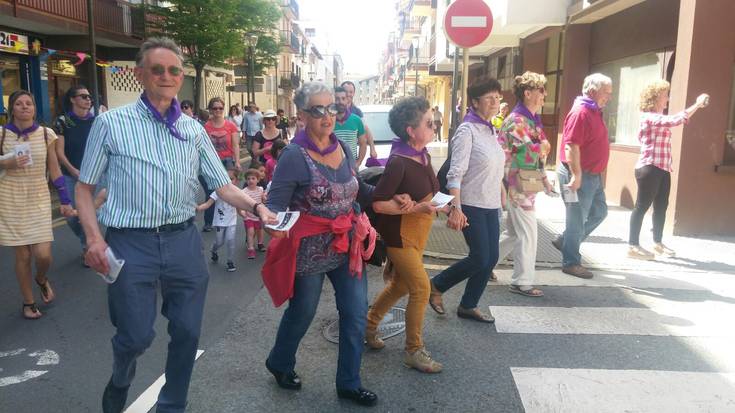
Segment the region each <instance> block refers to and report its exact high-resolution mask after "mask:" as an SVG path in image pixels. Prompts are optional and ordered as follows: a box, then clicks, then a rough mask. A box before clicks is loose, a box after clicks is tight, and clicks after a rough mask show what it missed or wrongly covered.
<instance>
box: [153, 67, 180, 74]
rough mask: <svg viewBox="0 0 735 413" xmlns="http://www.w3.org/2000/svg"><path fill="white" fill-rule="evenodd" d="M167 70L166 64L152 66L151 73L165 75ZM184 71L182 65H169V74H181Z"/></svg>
mask: <svg viewBox="0 0 735 413" xmlns="http://www.w3.org/2000/svg"><path fill="white" fill-rule="evenodd" d="M166 70H167V69H166V67H165V66H164V65H153V66H151V73H153V75H154V76H163V74H164V73H166ZM182 73H184V69H183V68H182V67H181V66H169V67H168V74H169V75H171V76H180V75H181V74H182Z"/></svg>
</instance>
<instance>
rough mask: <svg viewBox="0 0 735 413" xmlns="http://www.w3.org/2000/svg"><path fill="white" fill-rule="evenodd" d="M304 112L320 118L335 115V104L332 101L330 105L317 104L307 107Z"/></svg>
mask: <svg viewBox="0 0 735 413" xmlns="http://www.w3.org/2000/svg"><path fill="white" fill-rule="evenodd" d="M304 112H306V113H308V114H309V116H311V117H312V118H314V119H321V118H323V117H325V116H327V115H329V116H337V112H338V111H337V105H335V104H334V103H332V104H331V105H327V106H323V105H317V106H312V107H310V108H309V109H304Z"/></svg>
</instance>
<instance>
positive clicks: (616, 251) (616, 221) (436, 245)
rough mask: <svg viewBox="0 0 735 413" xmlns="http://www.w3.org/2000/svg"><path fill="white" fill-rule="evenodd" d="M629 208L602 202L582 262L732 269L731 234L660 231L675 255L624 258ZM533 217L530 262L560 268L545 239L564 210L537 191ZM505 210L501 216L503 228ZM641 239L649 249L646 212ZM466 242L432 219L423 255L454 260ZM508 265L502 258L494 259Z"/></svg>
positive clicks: (734, 247)
mask: <svg viewBox="0 0 735 413" xmlns="http://www.w3.org/2000/svg"><path fill="white" fill-rule="evenodd" d="M630 212H631V211H630V210H629V209H627V208H622V207H618V206H609V207H608V216H607V218H606V219H605V221H604V222H603V223H602V224H601V225H600V226H599V227H598V228H597V229H596V230H595V231H594V232H593V233H592V235H591V236H590V237H589V238H588V239H587V240H586V242H584V243H583V244H582V247H581V253H582V259H583V263H584V265H586V266H588V267H590V268H598V269H640V270H660V271H698V272H702V271H704V272H726V273H735V253H733V251H735V236H729V237H708V238H693V237H682V236H670V235H668V236H667V235H664V243H665V244H666V245H667V246H669V247H671V248H673V249H674V250H675V251H677V257H674V258H660V257H657V259H656V260H655V261H641V260H634V259H630V258H627V256H626V253H627V249H628V226H629V222H630ZM536 214H537V217H538V224H539V227H538V231H539V241H538V253H537V258H536V265H537V267H539V268H561V253H560V252H559V251H558V250H556V248H554V247H553V246H552V245H551V240H553V239H554V238H556V236H557V235H558V234H560V233H561V232H563V231H564V225H565V210H564V205H563V203H562V201H561V200H560V199H558V198H550V197H548V196H546V195H545V194H539V196H538V197H537V203H536ZM505 215H506V216H504V217H503V228H504V227H505V220H506V218H507V214H505ZM642 228H643V229H642V230H641V237H640V238H641V245H643V246H644V248H648V249H650V248H651V247H652V246H653V237H652V233H651V231H650V228H652V224H651V214H650V212H649V214H648V215H647V216H646V217H645V219H644V220H643V227H642ZM467 253H468V250H467V245H466V243H465V241H464V237H463V236H462V233H461V232H458V231H454V230H451V229H449V228H447V227H446V218H444V217H440V218H439V219H437V220H436V221H435V222H434V227H433V228H432V232H431V235H430V237H429V242H428V244H427V247H426V251H425V255H426V256H427V257H432V258H439V259H447V260H457V259H461V258H463V257H464V256H466V255H467ZM499 264H500V265H501V266H503V265H512V261H509V260H506V261H503V262H501V263H499Z"/></svg>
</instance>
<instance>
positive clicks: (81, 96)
mask: <svg viewBox="0 0 735 413" xmlns="http://www.w3.org/2000/svg"><path fill="white" fill-rule="evenodd" d="M74 97H75V98H82V99H84V100H92V95H87V94H85V93H82V94H79V95H76V96H74Z"/></svg>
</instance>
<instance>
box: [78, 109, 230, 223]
mask: <svg viewBox="0 0 735 413" xmlns="http://www.w3.org/2000/svg"><path fill="white" fill-rule="evenodd" d="M176 128H177V129H178V130H179V132H180V133H181V136H182V137H184V138H185V139H186V141H181V140H179V139H176V138H175V137H174V136H173V135H171V133H169V131H168V129H166V126H165V125H164V124H163V123H161V122H158V121H157V120H156V119H155V118H154V117H153V115H152V114H151V113H150V111H148V108H147V107H146V106H145V104H144V103H143V101H142V100H140V98H139V99H138V101H137V102H135V103H132V104H129V105H125V106H123V107H121V108H118V109H114V110H111V111H108V112H106V113H103V114H102V115H100V116H99V117H98V118H97V119H96V120H95V122H94V124H93V125H92V129H91V130H90V132H89V138H88V141H87V148H86V151H85V154H84V160H83V161H82V168H81V175H80V176H79V181H81V182H83V183H85V184H89V185H96V184H97V183H98V182H99V181H100V178H102V176H105V175H106V176H107V202H105V204H104V206H103V207H102V210H101V211H100V214H99V220H100V222H101V223H102V224H104V225H106V226H108V227H115V228H153V227H158V226H161V225H166V224H176V223H180V222H184V221H186V220H187V219H189V218H191V217H192V216H194V215H195V214H196V211H195V208H196V198H195V197H196V194H197V187H198V185H199V182H198V180H197V176H198V175H202V176H203V177H204V179H205V180H206V181H207V185H208V186H209V187H210V188H220V187H222V186H224V185H226V184H228V183H229V182H230V178H229V177H228V176H227V172H226V171H225V169H224V167H223V166H222V162H221V161H220V159H219V157H218V156H217V152H216V151H215V150H214V147H213V146H212V142H211V141H210V140H209V137H208V136H207V133H206V132H205V130H204V128H203V127H202V125H200V124H199V122H197V121H196V120H195V119H192V118H190V117H188V116H186V115H182V116H181V117H180V118H179V119H178V120H177V121H176Z"/></svg>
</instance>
